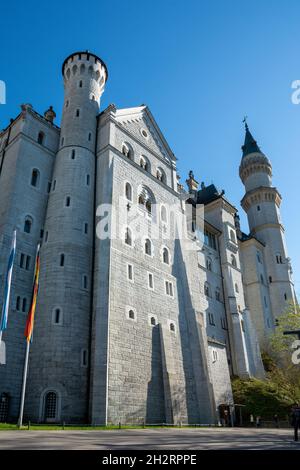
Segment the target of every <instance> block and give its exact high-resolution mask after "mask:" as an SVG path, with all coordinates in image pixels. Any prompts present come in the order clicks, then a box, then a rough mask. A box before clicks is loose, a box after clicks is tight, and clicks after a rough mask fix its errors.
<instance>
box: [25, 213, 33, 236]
mask: <svg viewBox="0 0 300 470" xmlns="http://www.w3.org/2000/svg"><path fill="white" fill-rule="evenodd" d="M32 223H33V221H32V218H31V217H29V216H28V217H26V219H25V222H24V232H25V233H31V229H32Z"/></svg>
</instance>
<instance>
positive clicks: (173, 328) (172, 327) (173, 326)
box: [170, 322, 175, 333]
mask: <svg viewBox="0 0 300 470" xmlns="http://www.w3.org/2000/svg"><path fill="white" fill-rule="evenodd" d="M170 331H172V332H173V333H175V324H174V323H172V322H171V323H170Z"/></svg>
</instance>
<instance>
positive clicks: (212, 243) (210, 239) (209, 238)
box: [204, 229, 217, 250]
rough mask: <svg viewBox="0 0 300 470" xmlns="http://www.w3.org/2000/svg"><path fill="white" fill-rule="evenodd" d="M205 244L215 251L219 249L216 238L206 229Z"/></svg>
mask: <svg viewBox="0 0 300 470" xmlns="http://www.w3.org/2000/svg"><path fill="white" fill-rule="evenodd" d="M204 243H205V245H207V246H209V247H210V248H213V249H214V250H216V249H217V243H216V236H215V235H214V234H213V233H211V232H209V231H208V230H206V229H205V230H204Z"/></svg>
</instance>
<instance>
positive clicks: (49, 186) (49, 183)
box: [47, 181, 51, 194]
mask: <svg viewBox="0 0 300 470" xmlns="http://www.w3.org/2000/svg"><path fill="white" fill-rule="evenodd" d="M50 191H51V181H48V186H47V193H48V194H49V193H50Z"/></svg>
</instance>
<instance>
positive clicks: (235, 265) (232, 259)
mask: <svg viewBox="0 0 300 470" xmlns="http://www.w3.org/2000/svg"><path fill="white" fill-rule="evenodd" d="M231 265H232V266H233V267H234V268H236V267H237V264H236V259H235V256H234V255H231Z"/></svg>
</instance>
